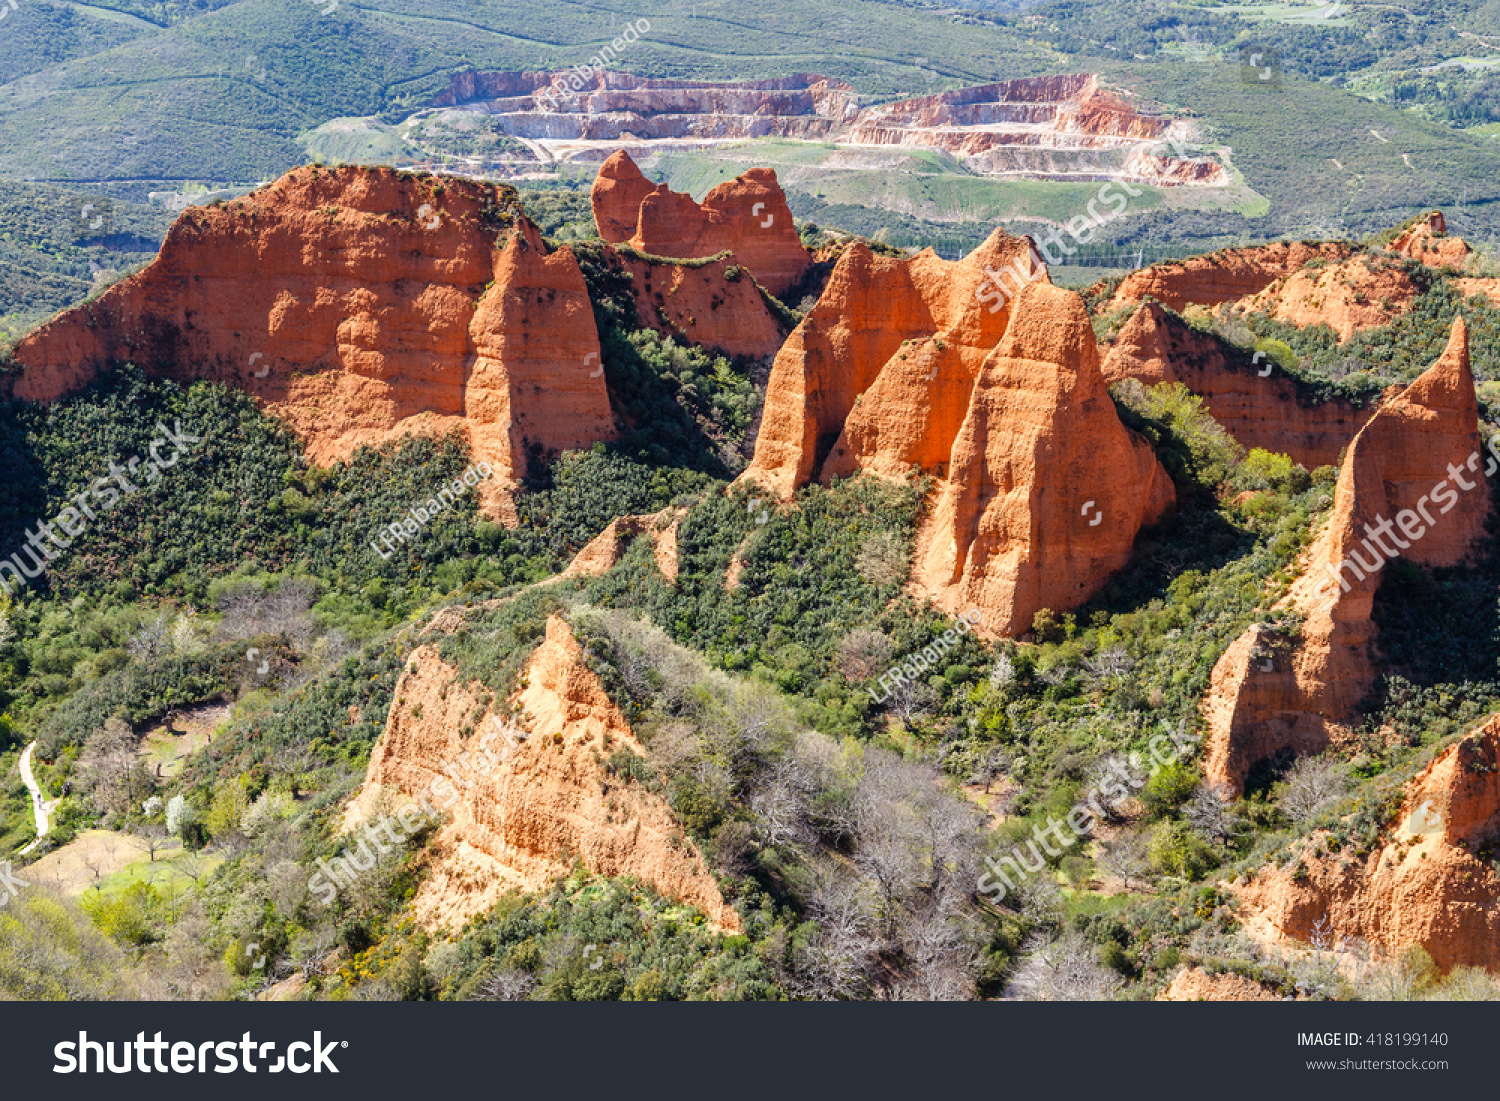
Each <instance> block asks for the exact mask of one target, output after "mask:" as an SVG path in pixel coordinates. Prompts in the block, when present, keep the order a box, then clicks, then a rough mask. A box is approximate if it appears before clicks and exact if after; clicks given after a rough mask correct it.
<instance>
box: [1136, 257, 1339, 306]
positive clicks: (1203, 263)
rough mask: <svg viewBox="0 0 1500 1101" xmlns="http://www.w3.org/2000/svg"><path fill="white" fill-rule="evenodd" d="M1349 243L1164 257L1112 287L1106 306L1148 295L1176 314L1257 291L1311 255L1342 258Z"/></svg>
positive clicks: (1294, 269)
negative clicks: (1194, 305) (1197, 306)
mask: <svg viewBox="0 0 1500 1101" xmlns="http://www.w3.org/2000/svg"><path fill="white" fill-rule="evenodd" d="M1350 253H1351V250H1350V248H1349V246H1347V245H1338V244H1324V245H1317V246H1312V245H1308V244H1305V243H1303V242H1300V241H1299V242H1296V243H1295V244H1283V243H1277V244H1272V245H1265V246H1262V247H1259V248H1235V249H1221V250H1220V251H1218V252H1214V253H1210V254H1208V255H1207V256H1193V257H1189V258H1188V259H1186V260H1167V261H1164V262H1163V263H1160V264H1153V265H1151V267H1149V268H1142V269H1141V270H1140V271H1134V272H1131V273H1130V274H1129V275H1127V276H1126V277H1125V278H1124V279H1123V280H1121V282H1120V285H1119V287H1118V288H1116V290H1115V294H1114V298H1113V299H1112V300H1111V301H1110V303H1109V306H1108V307H1107V308H1108V309H1111V310H1113V309H1119V308H1120V307H1121V306H1128V305H1130V304H1131V303H1134V302H1140V301H1141V300H1143V299H1145V298H1154V299H1156V300H1157V301H1158V302H1160V303H1162V304H1163V305H1165V306H1169V307H1171V308H1172V309H1174V310H1176V311H1178V312H1179V313H1181V312H1182V311H1183V310H1184V309H1186V308H1187V307H1188V306H1189V305H1193V304H1197V305H1200V306H1217V305H1220V304H1221V303H1224V302H1237V301H1239V300H1240V299H1242V298H1247V297H1250V296H1253V295H1257V294H1260V293H1261V292H1262V291H1264V290H1265V289H1266V288H1268V287H1269V286H1270V285H1271V284H1272V283H1274V282H1276V281H1277V280H1278V279H1285V278H1287V277H1288V276H1290V275H1292V274H1294V273H1296V272H1299V271H1301V270H1302V268H1303V266H1304V265H1305V264H1306V263H1307V262H1308V261H1309V260H1313V259H1323V260H1328V261H1342V260H1344V259H1346V258H1347V257H1348V256H1349V255H1350Z"/></svg>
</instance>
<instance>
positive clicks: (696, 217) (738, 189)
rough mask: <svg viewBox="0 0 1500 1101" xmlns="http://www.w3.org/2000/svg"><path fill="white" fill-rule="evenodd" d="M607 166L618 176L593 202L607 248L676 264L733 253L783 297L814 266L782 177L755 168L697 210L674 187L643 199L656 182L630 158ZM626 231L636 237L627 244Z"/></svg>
mask: <svg viewBox="0 0 1500 1101" xmlns="http://www.w3.org/2000/svg"><path fill="white" fill-rule="evenodd" d="M605 164H606V167H607V168H608V169H609V172H610V175H609V176H608V177H605V176H604V173H603V172H601V173H600V177H601V179H602V180H603V183H602V184H601V183H596V184H595V187H594V190H593V192H592V193H591V197H592V200H593V206H594V223H595V225H596V226H597V227H598V229H599V236H601V237H603V238H604V239H605V240H606V241H609V242H611V243H613V244H621V243H628V244H630V245H631V246H632V247H633V248H635V249H637V250H639V251H641V252H645V253H648V254H650V255H652V256H664V257H670V258H673V259H693V258H699V257H705V256H717V255H718V254H719V253H722V252H731V253H733V254H734V257H735V261H736V262H738V263H739V264H742V265H744V266H745V267H747V268H749V269H750V271H751V272H753V273H754V275H755V277H756V279H758V280H759V281H760V283H761V285H762V286H764V287H765V288H766V289H767V290H768V291H770V292H771V293H772V294H774V295H778V296H779V295H783V294H785V293H786V292H787V291H788V290H790V289H791V288H792V287H793V286H795V285H796V284H797V283H798V282H799V281H800V280H801V279H802V277H803V275H805V274H806V272H807V269H808V267H810V266H811V264H812V258H811V257H810V256H809V255H808V254H807V250H806V249H804V248H803V247H802V241H801V239H800V238H799V237H798V236H797V229H796V226H795V225H793V222H792V212H791V210H790V208H788V207H787V205H786V196H785V195H783V194H782V191H781V187H780V185H779V184H777V182H776V172H775V170H774V169H770V168H752V169H751V170H750V171H749V172H746V173H745V174H744V175H742V176H740V177H738V178H737V179H734V180H730V181H729V182H728V183H722V184H720V185H719V186H718V187H715V188H714V189H713V190H711V191H710V192H709V193H708V194H707V195H705V196H704V198H703V202H702V203H697V202H694V201H693V197H692V196H691V195H683V194H679V193H678V192H676V191H673V190H672V189H671V188H669V187H667V186H666V184H662V185H660V186H658V187H653V188H651V189H650V190H649V191H647V192H645V193H644V194H642V193H641V189H640V184H641V183H642V182H646V183H649V181H646V180H645V179H644V177H640V170H639V169H637V168H636V166H635V163H634V162H633V161H632V160H631V159H630V156H629V154H628V153H625V152H624V151H623V150H622V151H620V152H618V153H616V154H615V155H614V156H612V157H611V158H610V159H609V161H607V162H605ZM636 177H640V179H639V180H638V179H637V178H636ZM638 196H639V197H638ZM632 203H633V204H634V206H633V208H632ZM626 226H630V227H631V233H630V234H629V235H628V236H621V234H622V233H623V231H624V227H626Z"/></svg>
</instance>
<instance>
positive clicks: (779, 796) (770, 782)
mask: <svg viewBox="0 0 1500 1101" xmlns="http://www.w3.org/2000/svg"><path fill="white" fill-rule="evenodd" d="M811 790H812V782H811V777H810V776H809V775H808V773H807V772H806V770H804V769H802V768H801V767H799V765H798V763H797V762H796V761H795V760H792V759H789V758H787V759H783V760H781V761H778V762H777V763H776V764H775V765H773V766H772V767H771V769H770V770H769V771H768V772H767V773H766V774H765V775H764V776H763V778H762V779H761V781H760V783H759V784H758V785H757V786H756V788H755V790H754V791H752V792H751V794H750V813H751V814H753V815H754V816H755V830H756V833H758V834H759V835H760V837H761V840H763V841H764V842H765V843H766V844H768V845H788V844H805V843H807V842H808V841H810V840H812V830H811V828H810V827H809V825H808V821H807V798H808V795H809V794H811Z"/></svg>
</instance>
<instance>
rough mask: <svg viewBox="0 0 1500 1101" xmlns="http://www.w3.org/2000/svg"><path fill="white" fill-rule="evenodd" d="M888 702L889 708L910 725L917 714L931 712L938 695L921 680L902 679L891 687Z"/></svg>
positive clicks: (935, 704)
mask: <svg viewBox="0 0 1500 1101" xmlns="http://www.w3.org/2000/svg"><path fill="white" fill-rule="evenodd" d="M889 702H890V705H891V710H892V711H894V712H895V713H896V715H897V717H898V718H900V720H901V721H902V723H904V724H905V725H907V726H910V725H911V724H912V723H913V722H915V721H916V720H917V718H918V717H919V716H922V715H928V714H931V713H932V709H933V708H934V707H936V706H937V702H938V696H937V693H936V692H934V691H933V690H932V688H931V687H930V686H929V685H927V684H925V683H924V682H922V681H919V680H915V679H911V680H902V681H900V682H898V683H897V685H896V686H895V687H894V688H892V689H891V694H890V697H889Z"/></svg>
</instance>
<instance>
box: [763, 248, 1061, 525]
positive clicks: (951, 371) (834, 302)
mask: <svg viewBox="0 0 1500 1101" xmlns="http://www.w3.org/2000/svg"><path fill="white" fill-rule="evenodd" d="M1017 265H1019V268H1020V270H1021V271H1022V272H1023V273H1025V276H1026V278H1027V279H1036V280H1046V279H1047V278H1048V277H1047V273H1046V268H1045V267H1044V266H1043V265H1042V263H1041V261H1040V260H1039V259H1037V258H1036V255H1035V252H1034V251H1033V249H1032V245H1031V242H1030V240H1029V239H1027V238H1024V237H1021V238H1018V237H1011V236H1009V235H1008V234H1006V233H1004V232H1003V231H996V232H995V233H994V234H993V235H992V236H991V237H990V239H989V240H988V241H986V242H985V243H984V244H983V245H981V246H980V247H979V248H978V249H976V250H975V251H974V252H973V253H971V254H970V255H969V256H967V257H965V258H964V259H963V260H960V261H956V262H950V261H947V260H943V259H940V258H939V257H938V256H937V255H936V254H935V253H933V252H931V251H930V250H929V251H925V252H923V253H921V254H920V255H918V256H916V257H913V258H912V259H910V260H901V259H894V258H891V257H884V256H875V255H874V254H873V253H871V252H870V250H869V249H868V248H866V247H865V246H864V245H863V244H854V245H852V246H850V247H849V248H848V249H847V250H846V251H845V252H844V254H843V256H841V257H840V259H839V262H838V264H837V265H836V266H835V267H834V270H833V274H832V276H831V277H830V278H829V281H828V286H827V287H826V288H825V289H824V291H823V295H822V297H821V298H820V299H819V300H818V304H817V305H816V306H815V307H813V309H812V310H811V311H810V312H809V313H808V315H807V316H806V317H805V318H803V320H802V323H801V324H800V325H798V326H797V328H796V329H795V330H793V332H792V335H791V336H790V337H789V338H788V339H787V342H786V344H785V345H784V346H783V347H782V349H781V351H780V352H779V353H778V354H777V356H776V362H775V365H774V366H773V367H772V369H771V378H770V382H769V384H768V385H767V389H766V405H765V414H764V416H763V417H762V419H761V427H760V434H759V436H758V437H757V438H756V444H755V458H754V461H753V462H752V463H751V465H750V468H749V469H748V470H747V471H746V472H745V477H747V478H750V479H753V480H754V481H757V482H759V483H760V484H761V485H763V486H765V487H766V488H767V489H769V490H771V491H772V492H773V493H775V494H776V495H778V496H780V497H783V498H785V497H790V496H791V495H792V494H793V493H794V492H795V491H796V489H797V487H799V486H801V485H804V484H806V483H807V482H809V481H813V480H818V479H821V480H823V481H827V480H828V479H829V478H831V477H833V476H834V475H846V474H851V473H853V472H854V471H855V470H870V471H873V472H876V473H880V474H888V475H894V474H898V473H904V472H905V471H906V470H908V469H910V466H911V464H912V463H914V462H916V463H921V464H922V465H923V466H924V467H927V468H937V467H940V466H944V465H945V464H946V463H947V462H948V460H949V457H950V452H951V450H952V446H953V440H954V437H955V436H956V435H957V432H958V427H959V424H960V423H961V422H962V420H963V416H964V412H965V411H966V410H967V408H968V403H969V394H970V392H971V391H972V389H973V387H974V382H975V380H976V379H977V378H978V377H979V368H980V365H981V364H982V363H983V362H984V359H985V357H986V356H987V355H988V354H989V352H990V351H991V350H992V349H993V348H994V346H995V345H996V344H997V343H998V342H999V340H1000V337H1001V335H1002V334H1003V333H1004V332H1005V326H1006V323H1007V322H1008V321H1009V319H1010V314H1011V304H1010V301H1009V300H1002V299H1004V297H1005V296H1003V295H1001V294H999V293H996V292H994V291H993V290H992V288H993V287H994V283H995V280H994V279H992V277H991V276H989V275H988V274H987V273H986V269H990V270H994V271H996V272H997V273H999V275H1000V277H1001V278H1002V279H1004V280H1005V283H1004V286H1005V287H1006V289H1007V291H1009V290H1013V289H1015V287H1016V286H1017V285H1018V284H1019V282H1020V279H1019V278H1018V277H1016V276H1015V274H1014V272H1015V270H1016V266H1017ZM986 288H991V291H990V293H986V294H985V296H984V298H983V299H982V300H981V297H980V295H981V293H982V292H984V291H985V290H986Z"/></svg>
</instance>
